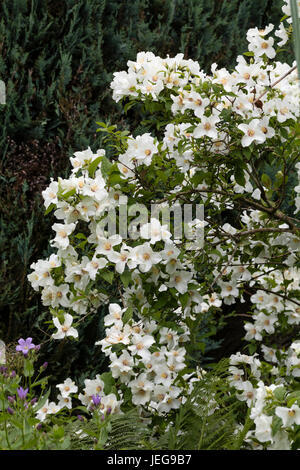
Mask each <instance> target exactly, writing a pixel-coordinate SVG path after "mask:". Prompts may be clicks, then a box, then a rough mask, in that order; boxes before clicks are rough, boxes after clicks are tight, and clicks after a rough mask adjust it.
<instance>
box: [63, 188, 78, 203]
mask: <svg viewBox="0 0 300 470" xmlns="http://www.w3.org/2000/svg"><path fill="white" fill-rule="evenodd" d="M74 194H76V188H73V189H70V191H67V192H66V193H63V194H61V197H62V198H63V199H65V200H67V199H69V197H71V196H74Z"/></svg>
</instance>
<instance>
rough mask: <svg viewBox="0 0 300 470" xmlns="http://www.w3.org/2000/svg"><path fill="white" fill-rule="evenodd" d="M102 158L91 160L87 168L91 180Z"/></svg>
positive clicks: (101, 156)
mask: <svg viewBox="0 0 300 470" xmlns="http://www.w3.org/2000/svg"><path fill="white" fill-rule="evenodd" d="M103 158H104V156H103V155H100V157H97V158H95V160H93V161H92V162H91V163H90V164H89V166H88V172H89V176H90V177H91V178H94V175H95V172H96V170H97V168H98V166H99V163H100V162H101V161H102V159H103Z"/></svg>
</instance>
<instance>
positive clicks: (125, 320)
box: [122, 307, 133, 323]
mask: <svg viewBox="0 0 300 470" xmlns="http://www.w3.org/2000/svg"><path fill="white" fill-rule="evenodd" d="M132 315H133V310H132V307H128V308H127V309H126V311H125V312H124V315H123V317H122V321H123V323H128V322H129V320H131V319H132Z"/></svg>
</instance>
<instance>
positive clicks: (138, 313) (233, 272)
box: [28, 1, 300, 449]
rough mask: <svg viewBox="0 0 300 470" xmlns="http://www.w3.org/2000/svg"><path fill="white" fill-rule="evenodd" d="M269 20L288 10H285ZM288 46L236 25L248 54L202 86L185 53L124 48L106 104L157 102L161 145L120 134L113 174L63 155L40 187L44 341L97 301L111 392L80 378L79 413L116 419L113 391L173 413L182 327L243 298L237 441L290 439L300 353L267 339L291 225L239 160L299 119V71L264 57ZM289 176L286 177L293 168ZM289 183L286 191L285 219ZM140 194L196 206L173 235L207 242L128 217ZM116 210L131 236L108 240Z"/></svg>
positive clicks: (286, 289) (163, 204) (293, 235)
mask: <svg viewBox="0 0 300 470" xmlns="http://www.w3.org/2000/svg"><path fill="white" fill-rule="evenodd" d="M283 10H284V13H286V14H289V10H288V2H287V1H286V2H285V5H284V8H283ZM299 11H300V10H299ZM287 22H288V24H289V23H290V21H289V17H288V18H287ZM273 33H274V36H275V37H277V38H278V39H277V45H276V44H275V43H276V39H275V38H274V36H272V35H271V34H273ZM290 35H291V31H290V26H289V25H288V26H285V25H284V23H281V25H280V27H279V29H278V30H276V31H274V26H273V25H272V24H270V25H268V26H267V27H266V28H265V29H264V30H258V29H257V28H253V29H250V30H249V31H248V34H247V39H248V42H249V51H248V52H249V53H250V59H249V60H246V59H245V58H244V57H243V56H238V58H237V64H236V67H235V68H234V70H233V71H231V72H229V71H227V70H226V69H225V68H222V69H218V67H217V65H216V64H214V65H213V66H212V69H211V74H210V75H208V74H205V73H204V72H203V71H201V70H200V67H199V64H198V63H197V62H194V61H192V60H186V59H184V56H183V54H178V55H177V56H176V57H175V58H169V57H168V58H166V59H162V58H160V57H157V56H155V55H154V54H153V53H152V52H140V53H138V55H137V59H136V61H135V62H133V61H129V62H128V70H127V71H122V72H116V73H115V74H114V79H113V81H112V83H111V88H112V90H113V99H114V100H115V101H117V102H118V101H120V100H123V98H127V99H128V98H129V100H132V101H134V100H136V101H142V102H145V103H148V104H149V103H150V104H151V103H152V102H153V101H154V102H156V104H161V105H162V106H164V105H165V103H166V102H168V113H169V111H170V112H171V115H172V122H169V123H166V122H163V124H162V123H160V124H161V125H160V132H159V136H160V137H156V136H152V135H151V133H150V132H147V133H145V134H143V135H138V136H135V137H133V136H132V135H130V136H128V137H126V136H125V137H124V138H123V140H122V146H121V148H124V151H122V152H121V153H120V154H119V155H116V158H115V161H114V162H113V163H112V162H109V161H108V160H107V159H106V156H105V150H103V149H100V150H98V151H97V152H96V153H93V151H92V150H91V149H90V148H88V149H87V150H84V151H81V152H76V153H75V154H74V157H72V158H71V164H72V171H71V175H70V177H69V178H68V179H62V178H58V181H53V180H52V181H51V183H50V185H49V187H48V188H47V189H46V190H45V191H43V193H42V194H43V197H44V201H45V207H46V210H47V212H49V211H51V210H53V211H54V215H55V217H56V218H57V220H58V222H57V223H55V224H54V225H53V230H54V232H55V237H54V238H53V239H52V240H51V246H52V248H53V250H56V252H55V253H53V254H51V256H50V257H49V258H48V259H46V260H39V261H37V262H36V263H33V264H32V266H31V268H32V270H33V271H32V273H30V274H29V275H28V279H29V281H30V282H31V284H32V287H33V288H34V289H35V290H37V291H40V292H41V298H42V302H43V304H44V305H45V306H49V308H50V312H51V314H52V316H53V326H54V327H55V328H56V331H55V332H54V333H53V334H52V338H53V339H54V340H59V339H63V338H65V337H73V338H75V339H76V338H78V336H79V329H80V323H81V322H82V321H84V319H85V316H86V315H89V314H97V312H98V311H99V307H101V306H103V305H104V306H105V308H106V305H107V304H108V314H107V315H106V316H105V317H104V326H105V337H104V338H102V339H100V340H99V341H97V342H96V344H97V345H99V346H101V349H102V351H103V353H104V354H105V355H106V356H107V357H108V358H109V360H110V366H109V368H110V374H111V378H112V379H113V381H114V383H115V386H110V387H108V386H107V384H106V383H105V380H104V376H103V374H102V375H101V376H100V375H97V376H96V378H95V379H86V380H85V388H84V390H83V393H81V394H79V396H78V398H79V400H81V403H82V404H83V405H84V406H86V408H87V410H88V411H91V412H94V411H95V410H98V411H99V412H101V413H103V415H106V414H110V413H120V412H121V409H122V405H123V404H124V401H125V399H124V394H125V393H127V396H126V400H127V402H128V394H129V396H130V398H129V400H131V402H132V404H133V405H134V406H136V407H138V408H139V410H146V411H147V412H148V413H149V412H150V413H151V412H152V413H156V414H157V415H159V416H164V415H166V414H167V413H168V412H170V411H171V410H173V409H177V408H179V407H180V406H181V404H183V403H184V402H185V400H186V397H187V396H188V395H189V393H190V392H191V390H192V389H193V384H195V383H197V382H199V381H201V377H202V375H201V374H196V376H195V375H194V374H193V373H188V374H187V373H186V371H188V372H190V370H189V369H188V367H189V364H188V354H187V350H188V346H189V343H190V341H191V337H192V336H193V337H195V331H194V330H193V328H198V329H199V328H201V327H199V325H200V324H201V321H202V319H207V318H213V317H214V316H215V314H216V313H217V312H222V309H224V310H226V309H232V311H234V310H235V309H236V311H237V312H239V308H240V307H241V306H242V305H243V304H245V303H246V302H248V304H250V307H249V312H248V313H247V314H242V315H245V316H246V318H247V321H246V322H245V324H244V328H245V340H246V341H249V342H250V345H253V344H254V343H256V342H258V344H259V351H260V356H259V357H258V355H257V354H254V355H252V356H251V355H249V356H248V355H244V354H241V353H237V354H235V355H232V356H231V358H230V368H229V379H228V382H229V384H230V386H231V387H233V389H234V390H235V392H236V396H237V398H238V400H240V401H242V402H245V403H246V405H247V406H248V407H249V408H250V419H252V420H253V427H254V429H252V430H251V431H250V432H249V433H248V434H247V438H246V441H245V442H246V444H247V445H249V446H252V447H253V448H255V446H258V448H260V446H262V447H263V448H266V447H267V448H270V449H271V448H278V447H280V446H281V445H282V446H283V447H284V448H287V447H290V445H291V442H290V438H289V430H290V428H291V426H292V429H294V427H295V426H297V425H299V424H300V423H299V407H298V405H297V404H296V403H295V400H294V401H293V402H292V401H291V400H293V399H294V398H295V396H293V395H291V393H290V392H289V387H290V383H291V381H293V380H294V379H296V378H297V377H299V366H300V348H299V342H297V341H292V343H291V344H290V345H289V346H286V345H283V346H280V347H279V346H278V345H277V344H276V333H277V332H280V331H283V332H285V331H290V330H289V328H293V327H298V326H299V323H300V300H299V299H300V289H299V281H300V269H299V264H298V265H297V266H296V263H298V261H299V246H300V238H299V232H298V231H297V230H299V229H297V226H296V225H295V224H294V222H295V219H293V220H292V219H290V218H289V217H285V216H284V214H282V212H280V211H277V210H276V207H275V206H274V205H273V201H271V202H270V199H268V197H266V194H267V193H268V191H269V190H270V187H271V186H272V181H271V182H270V181H269V180H268V178H267V177H266V175H265V178H264V179H261V180H260V176H259V173H258V171H257V169H256V162H253V161H252V158H253V159H254V156H253V155H255V152H256V150H257V149H258V150H257V155H258V160H259V159H263V156H264V154H263V152H265V153H266V152H269V151H270V152H271V150H272V149H271V150H270V149H269V148H268V146H269V145H270V147H272V145H273V142H274V141H275V146H276V145H277V146H278V145H279V144H280V145H281V144H282V145H283V146H284V145H285V143H286V142H287V141H288V137H289V130H290V127H291V126H292V125H294V124H295V121H297V120H298V119H299V114H300V113H299V104H298V103H299V98H300V93H299V80H298V76H297V71H296V69H295V70H293V71H291V67H290V66H289V65H288V64H282V63H280V62H277V61H275V60H274V58H275V57H276V47H281V46H282V45H284V44H285V43H286V41H287V40H288V38H289V37H290ZM293 69H294V67H293ZM283 77H285V78H283ZM274 84H275V85H274ZM168 116H169V114H168ZM274 139H275V140H274ZM266 149H267V150H266ZM260 151H261V152H262V153H261V154H259V152H260ZM257 155H256V156H257ZM276 157H277V160H278V161H280V158H281V156H280V155H276ZM237 159H238V160H237ZM244 160H246V161H245V162H244ZM237 161H238V163H237ZM295 162H296V158H294V160H293V162H292V167H293V168H294V166H295ZM284 163H285V164H286V161H285V162H284ZM289 164H290V162H289ZM108 166H109V168H110V171H111V173H109V171H108V170H107V167H108ZM111 168H112V169H113V170H111ZM296 169H297V170H299V171H298V177H299V181H300V163H299V162H298V163H296ZM159 171H160V173H159ZM156 172H158V174H159V178H157V179H155V178H153V181H154V183H153V181H152V180H151V181H150V182H149V181H147V184H149V187H148V186H147V187H146V188H144V187H143V184H144V179H146V178H147V176H148V175H154V176H155V174H156ZM164 172H166V176H165V175H164ZM167 172H169V173H167ZM168 175H170V176H168ZM112 176H113V178H114V179H113V178H112ZM164 176H165V181H163V179H164ZM276 178H277V180H278V181H279V183H278V187H283V186H284V185H285V182H284V181H285V180H284V176H283V175H281V174H280V172H279V173H278V174H277V176H276ZM280 178H281V179H280ZM173 179H174V181H175V183H174V182H173ZM177 181H178V184H177ZM173 183H174V184H173ZM164 184H165V185H166V186H167V184H169V185H170V186H169V187H167V197H166V198H162V197H161V193H159V190H160V188H164V187H165V186H164ZM128 187H129V188H130V189H129V190H126V189H128ZM299 188H300V186H296V188H294V191H295V195H296V197H295V201H294V203H295V206H296V212H297V211H299V210H300V189H299ZM156 190H157V193H158V194H159V196H157V194H156ZM145 192H146V193H147V197H146V200H147V204H148V206H147V207H149V205H150V204H151V203H152V202H154V203H156V206H157V209H159V210H160V209H164V208H168V207H169V203H170V201H172V202H174V201H175V205H176V202H177V203H178V207H179V208H180V207H181V205H182V204H183V203H185V202H187V200H188V201H189V202H193V200H194V198H196V196H199V194H201V195H203V199H202V201H203V203H204V204H207V207H208V215H206V216H205V220H200V218H199V217H197V215H196V217H194V216H193V218H192V220H190V221H189V222H188V223H187V224H186V225H188V226H189V228H190V229H191V230H192V231H194V233H196V234H198V235H199V232H197V229H199V228H200V229H201V230H205V246H204V247H202V246H201V244H200V243H199V240H200V236H198V235H197V237H198V238H197V237H196V239H195V240H193V241H191V240H187V239H185V238H184V237H182V238H180V237H175V236H173V234H172V230H171V228H172V224H169V225H168V224H164V223H163V222H160V219H159V216H152V215H151V218H150V220H147V221H142V222H140V223H139V224H138V223H137V221H135V219H133V220H132V217H133V215H135V214H136V213H135V212H134V211H132V209H133V208H134V205H135V204H134V202H135V198H136V199H137V200H138V201H141V202H143V194H144V193H145ZM161 192H163V189H162V190H161ZM151 195H152V196H153V200H150V197H151ZM181 196H182V200H181V199H180V197H181ZM168 198H170V201H169V200H168ZM180 200H181V205H180V203H179V201H180ZM149 201H150V202H149ZM236 201H238V202H239V201H241V203H240V204H241V208H240V211H241V216H240V220H239V222H238V223H237V224H234V225H236V226H233V225H231V223H229V222H226V223H223V225H220V224H216V223H215V221H214V215H210V214H211V212H212V213H213V214H216V215H217V216H219V215H220V214H221V215H222V211H223V210H224V209H226V210H228V211H230V210H231V209H234V208H235V207H237V206H235V203H236ZM281 202H282V201H281ZM175 205H174V206H173V208H174V207H175ZM122 206H127V207H128V214H129V219H128V222H130V225H131V226H130V227H129V235H128V233H127V232H126V234H124V233H121V232H122V231H120V232H119V233H117V232H115V233H110V232H109V230H107V222H108V221H109V214H110V213H111V211H118V210H119V212H118V213H119V219H118V221H119V222H120V220H121V215H120V214H121V208H122ZM274 207H275V208H274ZM278 207H279V206H278ZM272 217H273V218H272ZM132 222H135V223H136V224H133V225H132ZM136 225H140V229H139V232H138V231H137V227H136ZM237 227H238V228H237ZM266 234H267V235H268V238H264V237H265V236H266ZM130 235H131V236H130ZM133 235H135V236H133ZM256 235H257V236H256ZM274 260H275V261H276V260H278V263H277V264H276V265H275V267H274ZM201 269H202V270H203V272H202V271H201ZM111 288H114V289H115V291H114V294H113V297H114V299H116V297H117V300H115V301H114V303H112V302H110V300H109V297H110V294H111V290H110V289H111ZM209 316H210V317H209ZM216 321H217V320H216ZM192 330H193V334H191V332H192ZM198 332H199V331H198V330H197V331H196V333H198ZM274 335H275V336H274ZM274 337H275V339H274ZM263 358H264V360H265V361H266V362H264V361H263ZM266 377H267V378H266ZM67 380H69V379H67ZM268 381H269V382H268ZM268 383H269V385H268ZM64 386H65V388H64ZM66 387H70V383H69V382H68V383H67V382H66V383H65V384H61V385H59V386H58V388H59V389H60V392H61V396H60V398H59V404H58V405H55V404H53V403H52V404H51V406H50V404H49V403H48V402H47V404H45V406H44V411H42V410H39V417H40V419H41V420H42V419H44V417H45V416H46V415H47V414H49V413H52V412H54V411H53V410H54V409H56V408H55V406H56V407H57V409H59V408H60V407H62V406H67V407H69V406H71V405H70V403H71V399H70V395H69V394H68V393H67V390H66ZM105 387H108V389H109V393H107V394H104V389H105ZM282 388H284V390H285V394H283V393H282V394H281V395H280V393H281V392H282ZM71 390H73V388H72V387H70V393H71ZM274 397H275V398H276V400H277V401H276V400H275V399H274ZM278 397H279V398H278ZM68 400H69V401H68ZM246 405H245V406H246ZM47 407H48V408H49V409H50V411H49V410H48V411H47V410H46V409H47ZM53 407H54V408H53ZM45 410H46V411H45ZM51 410H52V411H51ZM278 420H279V421H278ZM278 422H279V426H278V425H277V424H278ZM238 425H239V423H237V426H238ZM276 426H277V428H276V432H275V431H274V429H275V427H276ZM279 428H280V430H279V431H278V432H277V430H278V429H279Z"/></svg>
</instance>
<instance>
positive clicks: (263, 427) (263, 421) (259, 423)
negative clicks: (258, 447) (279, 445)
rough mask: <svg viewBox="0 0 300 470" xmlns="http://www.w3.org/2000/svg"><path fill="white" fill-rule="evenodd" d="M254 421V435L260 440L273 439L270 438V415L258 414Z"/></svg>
mask: <svg viewBox="0 0 300 470" xmlns="http://www.w3.org/2000/svg"><path fill="white" fill-rule="evenodd" d="M254 423H255V426H256V428H255V437H256V438H257V439H258V440H259V441H260V442H268V441H271V442H272V441H273V438H272V427H271V426H272V416H267V415H265V414H262V415H260V416H257V418H255V419H254Z"/></svg>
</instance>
